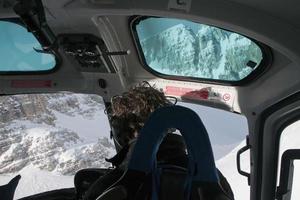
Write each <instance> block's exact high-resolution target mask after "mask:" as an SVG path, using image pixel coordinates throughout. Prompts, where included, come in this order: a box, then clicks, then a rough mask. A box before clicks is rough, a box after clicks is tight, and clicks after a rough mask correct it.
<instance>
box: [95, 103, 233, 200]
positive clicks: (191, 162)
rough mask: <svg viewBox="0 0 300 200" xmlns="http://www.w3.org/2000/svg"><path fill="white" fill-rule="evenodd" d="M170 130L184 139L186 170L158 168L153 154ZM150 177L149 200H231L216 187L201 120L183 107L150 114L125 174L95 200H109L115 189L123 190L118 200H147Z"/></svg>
mask: <svg viewBox="0 0 300 200" xmlns="http://www.w3.org/2000/svg"><path fill="white" fill-rule="evenodd" d="M169 128H176V129H178V130H179V131H180V132H181V134H182V136H183V138H184V140H185V143H186V146H187V152H188V168H187V171H184V170H178V169H174V168H171V169H167V168H165V167H162V168H161V167H158V166H157V163H156V154H157V152H158V149H159V146H160V144H161V142H162V141H163V138H164V137H165V136H166V133H167V130H168V129H169ZM149 175H151V176H152V177H154V178H152V184H151V188H152V194H151V199H152V200H158V199H160V200H162V199H178V200H183V199H191V198H192V199H197V200H200V199H201V200H206V199H210V200H213V199H215V200H217V199H218V198H219V199H220V200H221V199H222V200H223V199H224V200H225V199H226V200H229V199H230V198H228V197H227V196H226V195H225V194H223V192H222V189H221V188H220V187H219V177H218V173H217V170H216V167H215V162H214V157H213V153H212V148H211V144H210V140H209V137H208V134H207V131H206V129H205V127H204V125H203V123H202V121H201V119H200V118H199V116H198V115H197V114H196V113H195V112H194V111H192V110H190V109H188V108H185V107H182V106H167V107H162V108H159V109H157V110H156V111H155V112H153V113H152V115H151V116H150V117H149V119H148V121H147V122H146V124H145V125H144V127H143V128H142V129H141V131H140V133H139V136H138V139H137V141H136V144H135V146H134V149H133V151H132V155H131V158H130V161H129V164H128V169H127V171H126V172H125V174H124V175H123V177H122V178H121V179H120V180H119V181H118V182H117V183H115V184H114V185H113V186H112V187H111V188H109V190H108V191H107V192H106V193H105V194H104V195H101V196H100V197H99V198H98V200H110V196H111V193H112V192H114V193H115V192H116V190H115V188H118V190H120V191H121V190H122V194H123V196H122V198H121V199H130V200H132V199H149V198H148V197H146V198H143V197H142V196H141V194H143V189H142V188H145V185H146V186H147V184H145V182H147V180H149ZM157 177H159V178H157ZM143 185H144V187H143ZM120 186H122V188H123V189H120ZM206 186H212V187H206ZM124 188H125V191H126V192H124ZM207 188H208V189H207ZM210 188H212V190H211V189H210ZM110 191H111V192H110ZM211 191H214V192H215V194H213V193H211ZM115 194H116V193H115ZM218 196H219V197H218ZM141 197H142V198H141ZM217 197H218V198H217Z"/></svg>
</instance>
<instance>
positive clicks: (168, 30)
mask: <svg viewBox="0 0 300 200" xmlns="http://www.w3.org/2000/svg"><path fill="white" fill-rule="evenodd" d="M132 28H133V30H134V34H135V36H136V37H137V44H138V47H139V48H140V51H141V56H142V59H143V62H144V64H145V65H146V66H147V68H148V69H149V70H150V71H152V72H154V73H156V74H158V75H159V74H160V75H164V76H175V77H176V78H185V79H186V78H192V79H193V78H194V79H195V78H196V79H209V80H218V81H227V82H228V81H230V82H237V81H240V80H242V79H244V78H246V77H248V76H250V75H251V74H252V73H253V72H254V71H256V70H257V69H258V68H259V66H261V63H263V62H262V61H263V59H264V53H263V51H262V49H261V48H260V46H258V45H257V44H256V42H254V41H252V40H251V39H249V38H247V37H245V36H243V35H240V34H238V33H234V32H231V31H227V30H223V29H221V28H218V27H214V26H209V25H205V24H200V23H195V22H192V21H188V20H182V19H172V18H155V17H148V18H138V19H137V20H136V21H134V23H133V27H132Z"/></svg>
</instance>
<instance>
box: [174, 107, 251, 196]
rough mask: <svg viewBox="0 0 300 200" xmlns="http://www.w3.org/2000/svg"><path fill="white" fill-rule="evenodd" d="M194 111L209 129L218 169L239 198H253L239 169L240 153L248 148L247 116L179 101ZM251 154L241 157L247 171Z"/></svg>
mask: <svg viewBox="0 0 300 200" xmlns="http://www.w3.org/2000/svg"><path fill="white" fill-rule="evenodd" d="M178 104H179V105H183V106H185V107H188V108H191V109H192V110H194V111H195V112H196V113H197V114H198V115H199V116H200V118H201V120H202V121H203V123H204V124H205V127H206V129H207V132H208V135H209V138H210V142H211V145H212V149H213V152H214V158H215V162H216V166H217V168H218V169H219V170H220V171H221V172H222V174H223V175H224V176H225V177H226V179H227V181H228V182H229V184H230V186H231V188H232V190H233V193H234V196H235V199H237V200H239V199H245V200H247V199H250V187H249V186H248V183H247V178H245V177H244V176H241V175H240V174H239V173H238V171H237V167H236V153H237V151H238V150H239V149H240V148H242V147H243V146H245V144H246V135H248V124H247V120H246V118H245V117H244V116H242V115H238V114H234V113H230V112H226V111H223V110H219V109H214V108H209V107H205V106H200V105H196V104H190V103H182V102H178ZM249 163H250V155H249V154H246V153H245V154H244V157H241V164H242V166H243V168H248V169H247V170H250V165H249Z"/></svg>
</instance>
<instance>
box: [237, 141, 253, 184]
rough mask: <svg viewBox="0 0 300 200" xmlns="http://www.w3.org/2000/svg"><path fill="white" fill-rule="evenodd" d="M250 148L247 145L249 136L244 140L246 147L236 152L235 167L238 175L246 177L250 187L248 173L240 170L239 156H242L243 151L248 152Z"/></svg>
mask: <svg viewBox="0 0 300 200" xmlns="http://www.w3.org/2000/svg"><path fill="white" fill-rule="evenodd" d="M250 148H251V146H250V144H249V136H247V138H246V146H244V147H242V148H241V149H240V150H238V152H237V154H236V166H237V170H238V172H239V174H241V175H242V176H246V177H247V179H248V185H250V173H248V172H245V171H243V170H242V169H241V154H243V153H244V152H245V151H247V150H249V149H250Z"/></svg>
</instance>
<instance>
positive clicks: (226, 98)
mask: <svg viewBox="0 0 300 200" xmlns="http://www.w3.org/2000/svg"><path fill="white" fill-rule="evenodd" d="M154 85H156V86H157V87H159V88H161V89H162V90H163V91H164V93H165V94H166V95H169V96H175V97H177V98H180V99H182V100H193V101H208V102H213V103H221V104H226V105H227V106H229V107H230V108H232V106H233V102H234V97H235V90H234V89H232V88H230V87H227V86H219V85H210V84H202V83H189V82H178V81H167V80H159V81H157V82H156V81H155V84H154Z"/></svg>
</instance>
